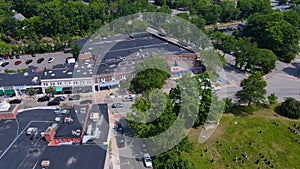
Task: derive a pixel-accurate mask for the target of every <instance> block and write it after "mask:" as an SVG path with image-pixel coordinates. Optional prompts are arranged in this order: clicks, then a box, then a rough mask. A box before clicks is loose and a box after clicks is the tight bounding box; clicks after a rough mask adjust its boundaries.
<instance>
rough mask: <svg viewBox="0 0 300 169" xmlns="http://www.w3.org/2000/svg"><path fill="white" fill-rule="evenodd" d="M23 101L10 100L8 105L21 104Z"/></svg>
mask: <svg viewBox="0 0 300 169" xmlns="http://www.w3.org/2000/svg"><path fill="white" fill-rule="evenodd" d="M21 102H22V101H21V100H20V99H14V100H10V101H9V102H8V103H9V104H19V103H21Z"/></svg>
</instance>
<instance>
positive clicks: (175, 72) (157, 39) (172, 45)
mask: <svg viewBox="0 0 300 169" xmlns="http://www.w3.org/2000/svg"><path fill="white" fill-rule="evenodd" d="M82 52H83V53H89V54H90V53H91V54H92V55H93V56H95V58H97V59H96V60H97V61H96V63H95V68H96V69H97V72H96V73H95V77H93V79H94V88H95V91H100V90H104V89H109V88H115V87H119V86H120V83H121V82H122V81H125V80H126V79H127V78H133V77H134V76H135V74H136V72H135V67H136V64H137V63H138V62H142V61H143V60H144V59H145V58H150V57H152V56H157V55H159V56H162V57H164V58H165V59H166V61H167V63H168V64H169V67H170V71H171V76H172V78H179V77H180V76H181V75H183V74H186V73H189V72H191V73H201V72H202V71H203V70H204V66H202V65H201V64H200V62H198V60H197V58H198V55H197V53H196V52H194V51H193V50H191V49H189V48H188V47H186V46H184V45H182V44H179V43H176V42H174V41H170V40H168V39H167V38H166V37H164V36H159V35H156V34H152V33H149V32H141V33H134V34H128V35H119V36H113V37H107V38H103V39H92V40H90V41H86V44H85V45H84V47H83V49H82ZM197 62H198V63H197ZM181 66H184V67H181ZM179 70H180V71H179Z"/></svg>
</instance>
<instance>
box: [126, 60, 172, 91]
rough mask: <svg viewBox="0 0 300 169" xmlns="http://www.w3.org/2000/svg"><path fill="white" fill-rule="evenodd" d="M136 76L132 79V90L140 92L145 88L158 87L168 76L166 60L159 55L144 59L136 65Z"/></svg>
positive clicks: (160, 86) (161, 85)
mask: <svg viewBox="0 0 300 169" xmlns="http://www.w3.org/2000/svg"><path fill="white" fill-rule="evenodd" d="M136 72H137V74H136V76H135V77H134V78H133V79H132V81H131V85H132V90H133V91H135V92H137V93H142V92H145V91H147V90H149V91H151V90H152V89H160V88H162V87H163V85H164V84H165V81H166V80H167V79H168V78H169V77H170V73H169V72H170V71H169V68H168V64H167V62H166V60H165V59H164V58H162V57H159V56H154V57H152V58H148V59H145V60H144V61H143V62H140V63H138V64H137V66H136Z"/></svg>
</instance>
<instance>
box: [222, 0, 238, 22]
mask: <svg viewBox="0 0 300 169" xmlns="http://www.w3.org/2000/svg"><path fill="white" fill-rule="evenodd" d="M220 8H221V14H220V20H221V22H229V21H231V20H236V19H237V16H238V14H239V9H238V8H236V7H235V2H230V1H224V2H221V3H220Z"/></svg>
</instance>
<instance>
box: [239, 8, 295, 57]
mask: <svg viewBox="0 0 300 169" xmlns="http://www.w3.org/2000/svg"><path fill="white" fill-rule="evenodd" d="M285 15H288V16H291V17H284V16H285ZM285 18H288V19H287V20H285ZM298 26H299V15H294V14H291V13H287V14H284V13H281V12H272V13H267V14H259V13H257V14H254V15H253V16H252V17H250V18H249V19H248V22H247V24H246V26H245V28H244V35H245V36H247V37H251V38H252V39H253V40H254V41H255V42H257V44H258V47H260V48H265V49H270V50H272V51H273V52H274V53H275V54H276V55H277V56H278V57H280V58H282V59H284V60H285V61H286V62H291V61H292V60H293V59H294V58H295V56H296V54H297V53H298V52H299V40H300V32H299V27H298Z"/></svg>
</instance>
